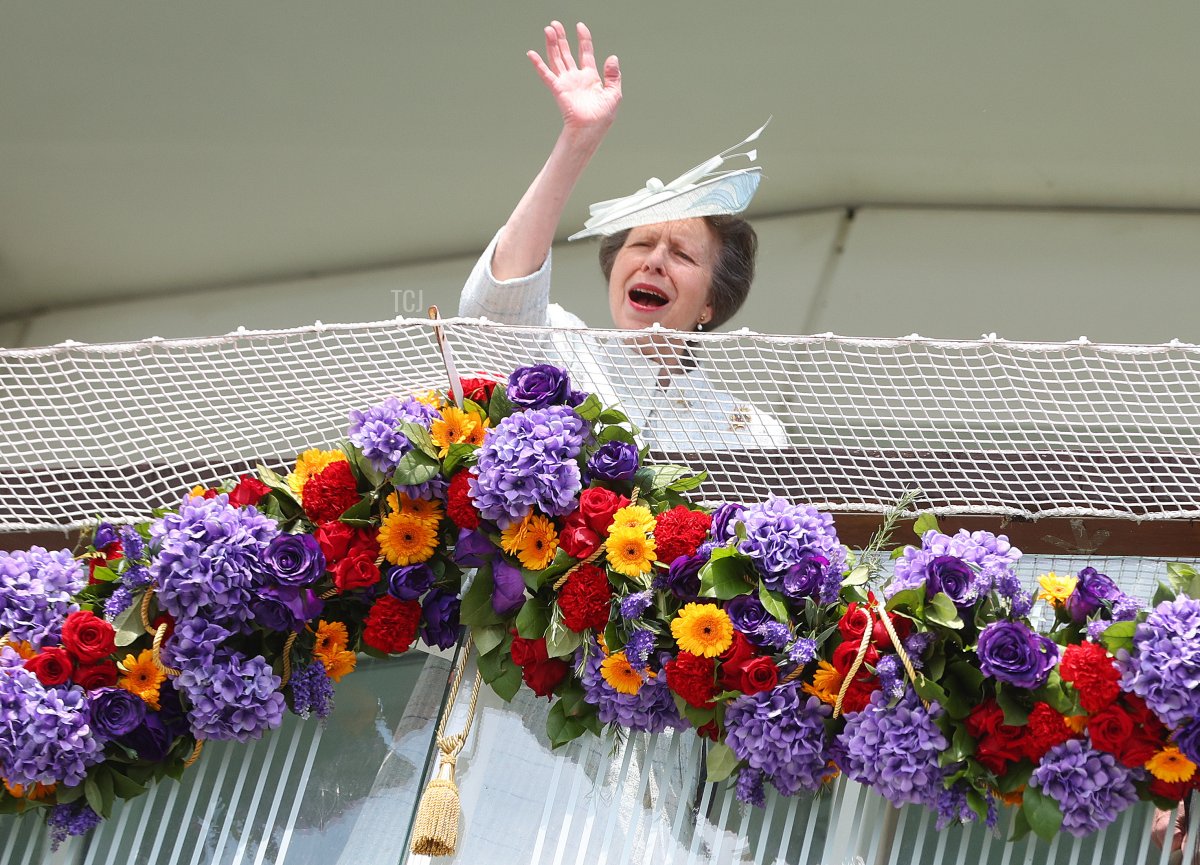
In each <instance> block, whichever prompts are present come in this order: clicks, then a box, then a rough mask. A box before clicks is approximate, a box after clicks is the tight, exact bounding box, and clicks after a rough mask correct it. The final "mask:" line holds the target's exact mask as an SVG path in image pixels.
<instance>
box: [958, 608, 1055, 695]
mask: <svg viewBox="0 0 1200 865" xmlns="http://www.w3.org/2000/svg"><path fill="white" fill-rule="evenodd" d="M975 653H976V654H977V655H978V656H979V669H980V671H981V672H982V673H983V674H984V675H985V676H991V677H992V678H993V679H996V680H997V681H1000V682H1007V683H1008V684H1010V685H1016V686H1017V687H1018V688H1029V689H1031V690H1032V689H1033V688H1040V687H1041V686H1042V685H1044V684H1046V679H1047V677H1048V676H1049V675H1050V671H1051V670H1053V669H1054V665H1055V664H1056V663H1058V654H1059V647H1058V644H1057V643H1055V642H1054V641H1053V640H1051V639H1050V638H1049V637H1043V636H1042V635H1041V634H1039V633H1037V632H1035V631H1033V630H1031V629H1030V628H1029V627H1028V626H1027V625H1025V624H1023V623H1021V622H1009V621H1000V622H992V623H991V624H990V625H988V626H987V627H986V628H984V629H983V631H982V632H981V633H980V635H979V644H978V646H977V647H976V649H975Z"/></svg>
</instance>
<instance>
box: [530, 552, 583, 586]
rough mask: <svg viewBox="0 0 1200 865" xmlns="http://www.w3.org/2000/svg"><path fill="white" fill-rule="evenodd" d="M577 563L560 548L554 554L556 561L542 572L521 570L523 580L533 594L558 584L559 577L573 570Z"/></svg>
mask: <svg viewBox="0 0 1200 865" xmlns="http://www.w3.org/2000/svg"><path fill="white" fill-rule="evenodd" d="M576 561H577V560H576V559H573V558H571V557H570V556H569V555H567V551H566V550H564V549H563V548H562V547H559V548H558V549H557V550H556V551H555V553H554V560H553V561H552V562H550V564H549V565H547V566H546V567H544V568H542V569H541V570H540V571H531V570H529V569H528V568H521V578H522V579H523V580H525V585H526V586H528V587H529V590H530V591H531V592H536V591H537V590H538V589H540V588H542V587H543V586H546V585H548V584H550V583H553V582H556V581H557V580H558V578H559V577H561V576H562V575H563V574H565V573H566V572H567V571H569V570H571V568H572V567H573V566H574V565H575V563H576Z"/></svg>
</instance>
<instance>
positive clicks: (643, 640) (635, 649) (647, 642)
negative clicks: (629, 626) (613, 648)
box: [625, 628, 654, 673]
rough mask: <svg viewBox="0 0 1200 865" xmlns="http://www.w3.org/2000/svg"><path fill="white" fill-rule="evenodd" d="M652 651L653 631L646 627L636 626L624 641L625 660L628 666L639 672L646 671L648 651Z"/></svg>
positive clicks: (648, 658) (648, 657)
mask: <svg viewBox="0 0 1200 865" xmlns="http://www.w3.org/2000/svg"><path fill="white" fill-rule="evenodd" d="M653 651H654V632H653V631H651V630H648V629H646V628H638V629H636V630H635V631H634V632H633V633H632V634H630V635H629V639H628V640H626V641H625V660H627V661H629V666H630V667H631V668H632V669H634V670H636V671H637V672H639V673H644V672H646V664H647V663H649V660H650V653H651V652H653Z"/></svg>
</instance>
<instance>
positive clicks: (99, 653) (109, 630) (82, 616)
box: [62, 610, 117, 664]
mask: <svg viewBox="0 0 1200 865" xmlns="http://www.w3.org/2000/svg"><path fill="white" fill-rule="evenodd" d="M116 635H117V634H116V631H114V630H113V626H112V625H110V624H109V623H108V622H106V621H104V619H99V618H96V615H95V614H94V613H92V612H91V611H89V610H78V611H76V612H74V613H71V615H69V616H67V620H66V621H65V622H63V628H62V644H63V647H64V648H65V649H66V650H67V651H68V652H70V653H71V654H72V655H73V656H74V657H75V659H76V660H77V661H79V662H80V663H84V664H88V663H91V662H92V661H99V660H100V659H101V658H104V657H107V656H108V655H111V654H112V653H113V652H115V651H116V650H117V643H116Z"/></svg>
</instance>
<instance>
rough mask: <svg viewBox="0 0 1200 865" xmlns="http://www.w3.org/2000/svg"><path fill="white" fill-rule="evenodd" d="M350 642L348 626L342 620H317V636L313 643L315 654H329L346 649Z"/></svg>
mask: <svg viewBox="0 0 1200 865" xmlns="http://www.w3.org/2000/svg"><path fill="white" fill-rule="evenodd" d="M349 642H350V635H349V634H348V633H347V632H346V626H345V625H344V624H342V623H341V622H327V621H325V620H324V619H321V621H319V622H317V637H316V640H315V641H314V645H313V654H316V655H329V654H333V653H334V652H342V651H345V649H346V646H347V644H348V643H349Z"/></svg>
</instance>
